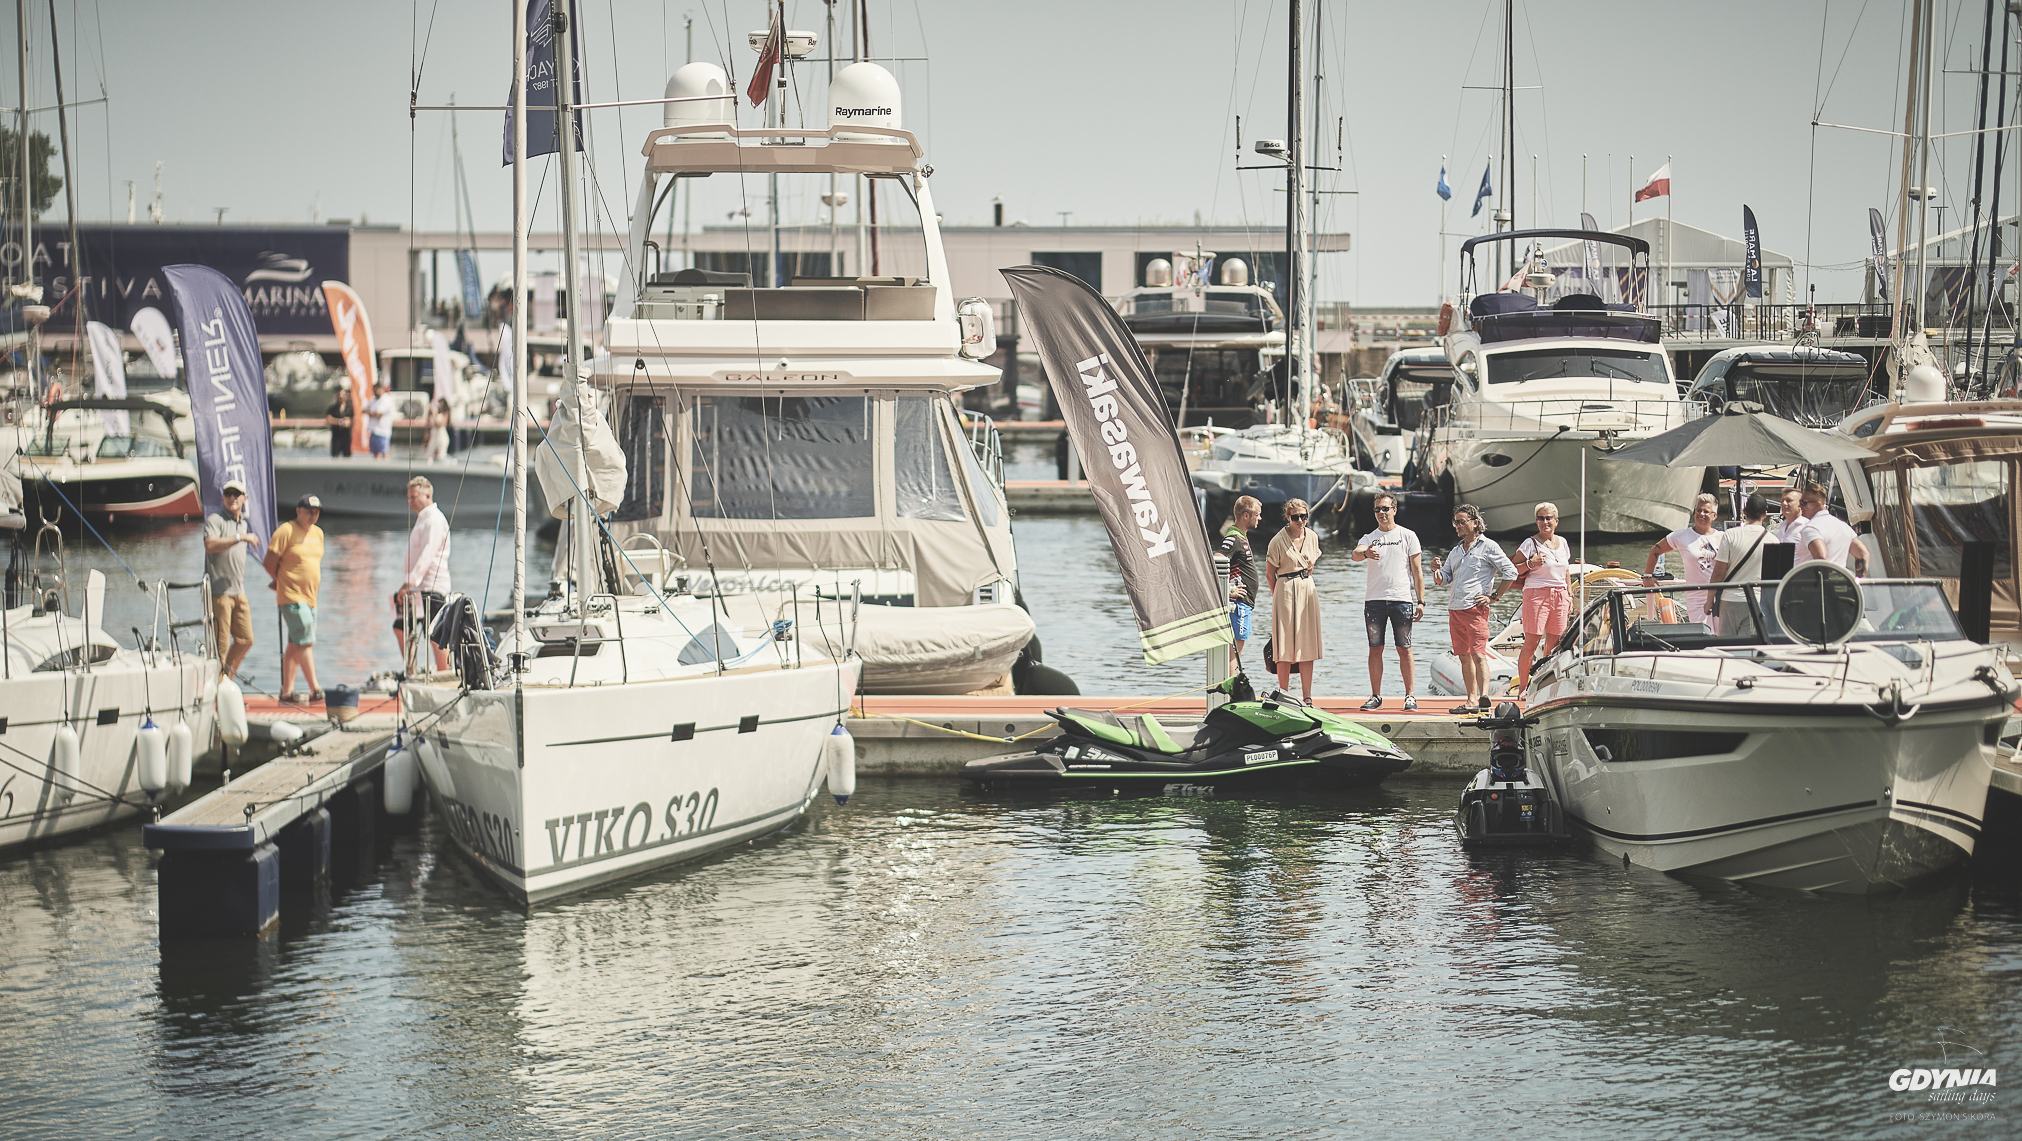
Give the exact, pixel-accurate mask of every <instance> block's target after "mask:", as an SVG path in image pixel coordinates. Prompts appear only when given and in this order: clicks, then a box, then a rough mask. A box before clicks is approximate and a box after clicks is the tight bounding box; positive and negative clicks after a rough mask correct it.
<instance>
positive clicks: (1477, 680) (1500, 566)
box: [1432, 503, 1517, 714]
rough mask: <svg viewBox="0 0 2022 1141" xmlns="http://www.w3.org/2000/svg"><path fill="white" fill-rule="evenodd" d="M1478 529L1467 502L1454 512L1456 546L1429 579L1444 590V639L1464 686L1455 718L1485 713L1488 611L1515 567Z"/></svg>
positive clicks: (1475, 510)
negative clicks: (1447, 640)
mask: <svg viewBox="0 0 2022 1141" xmlns="http://www.w3.org/2000/svg"><path fill="white" fill-rule="evenodd" d="M1482 530H1483V525H1482V521H1481V508H1479V507H1476V506H1475V505H1474V504H1472V503H1463V504H1461V505H1460V506H1458V507H1456V508H1454V509H1453V533H1454V534H1456V535H1458V536H1460V544H1459V545H1458V546H1456V547H1454V548H1453V550H1451V551H1449V552H1447V556H1446V562H1445V563H1444V564H1442V565H1441V566H1440V568H1439V569H1438V570H1436V571H1434V572H1433V575H1432V580H1433V581H1434V582H1437V583H1438V584H1440V585H1441V586H1444V587H1448V588H1450V589H1449V591H1448V593H1447V596H1446V630H1447V637H1448V638H1450V639H1451V640H1452V642H1453V656H1454V657H1456V658H1459V659H1460V676H1461V679H1462V680H1463V681H1465V682H1466V683H1467V702H1466V703H1465V704H1463V705H1458V706H1455V707H1454V709H1453V712H1454V713H1456V714H1473V713H1476V712H1480V713H1487V712H1488V617H1489V612H1490V610H1491V609H1492V608H1493V607H1494V605H1495V603H1496V602H1498V601H1500V600H1501V599H1502V596H1503V595H1504V594H1507V593H1508V592H1509V590H1510V588H1511V587H1512V586H1515V585H1516V579H1517V571H1516V564H1515V563H1512V562H1510V561H1509V556H1508V555H1506V554H1503V553H1502V548H1501V547H1499V546H1497V545H1496V544H1495V541H1494V540H1492V539H1490V538H1489V537H1488V536H1486V535H1484V534H1482ZM1498 580H1501V581H1498ZM1491 591H1493V592H1494V593H1493V594H1491V593H1490V592H1491Z"/></svg>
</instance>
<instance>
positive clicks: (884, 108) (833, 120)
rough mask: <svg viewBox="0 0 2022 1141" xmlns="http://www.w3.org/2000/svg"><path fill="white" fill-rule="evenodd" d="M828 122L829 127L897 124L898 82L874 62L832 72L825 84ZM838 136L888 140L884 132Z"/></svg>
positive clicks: (843, 133) (888, 137) (841, 135)
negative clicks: (826, 86)
mask: <svg viewBox="0 0 2022 1141" xmlns="http://www.w3.org/2000/svg"><path fill="white" fill-rule="evenodd" d="M828 125H829V126H830V127H832V128H833V127H851V126H862V127H891V128H894V129H897V128H898V127H899V126H900V115H899V81H898V80H896V79H894V78H892V73H891V72H889V71H886V70H885V69H884V68H882V67H879V66H878V65H877V64H874V63H853V64H851V65H849V66H848V67H846V68H843V69H842V70H841V71H838V72H836V73H835V78H834V79H832V80H830V81H829V85H828ZM836 138H838V139H863V140H868V141H871V142H888V141H891V138H890V136H888V135H859V134H854V133H847V132H839V133H837V135H836Z"/></svg>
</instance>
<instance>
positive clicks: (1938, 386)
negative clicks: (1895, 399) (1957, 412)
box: [1903, 364, 1945, 404]
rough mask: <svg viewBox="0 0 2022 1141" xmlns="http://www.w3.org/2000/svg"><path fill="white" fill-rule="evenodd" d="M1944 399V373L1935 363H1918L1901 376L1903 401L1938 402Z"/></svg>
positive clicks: (1907, 402)
mask: <svg viewBox="0 0 2022 1141" xmlns="http://www.w3.org/2000/svg"><path fill="white" fill-rule="evenodd" d="M1944 399H1945V374H1944V373H1942V372H1939V371H1938V369H1937V367H1936V366H1935V365H1927V364H1920V365H1918V366H1917V367H1915V368H1913V369H1911V370H1910V375H1908V376H1906V377H1904V378H1903V403H1905V404H1938V403H1941V402H1943V400H1944Z"/></svg>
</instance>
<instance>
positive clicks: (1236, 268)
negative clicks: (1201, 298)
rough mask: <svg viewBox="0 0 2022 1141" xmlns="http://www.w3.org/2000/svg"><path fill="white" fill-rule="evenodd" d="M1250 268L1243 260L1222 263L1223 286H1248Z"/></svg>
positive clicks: (1235, 259)
mask: <svg viewBox="0 0 2022 1141" xmlns="http://www.w3.org/2000/svg"><path fill="white" fill-rule="evenodd" d="M1249 283H1250V266H1249V263H1247V262H1245V261H1244V260H1243V259H1242V258H1230V259H1229V260H1227V261H1225V262H1223V263H1222V284H1223V285H1248V284H1249Z"/></svg>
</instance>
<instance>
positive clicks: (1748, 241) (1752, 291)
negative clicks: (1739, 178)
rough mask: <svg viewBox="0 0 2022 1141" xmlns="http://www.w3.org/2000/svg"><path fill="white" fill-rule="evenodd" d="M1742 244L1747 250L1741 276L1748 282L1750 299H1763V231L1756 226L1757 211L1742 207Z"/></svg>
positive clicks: (1745, 206)
mask: <svg viewBox="0 0 2022 1141" xmlns="http://www.w3.org/2000/svg"><path fill="white" fill-rule="evenodd" d="M1741 245H1742V248H1743V249H1744V250H1746V251H1747V252H1746V253H1745V254H1744V255H1743V257H1744V258H1745V259H1746V260H1745V261H1744V262H1743V263H1742V267H1741V276H1742V278H1743V279H1744V280H1745V281H1747V282H1748V299H1749V300H1750V301H1760V300H1762V231H1761V230H1759V229H1757V228H1756V226H1755V211H1753V210H1751V209H1749V208H1748V207H1747V205H1745V204H1744V205H1743V206H1742V207H1741Z"/></svg>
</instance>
